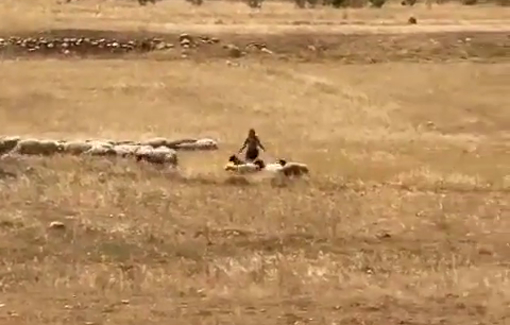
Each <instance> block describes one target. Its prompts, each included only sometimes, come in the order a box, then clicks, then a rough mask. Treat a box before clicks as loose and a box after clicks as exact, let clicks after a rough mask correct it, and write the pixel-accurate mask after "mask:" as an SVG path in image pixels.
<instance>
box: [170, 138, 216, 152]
mask: <svg viewBox="0 0 510 325" xmlns="http://www.w3.org/2000/svg"><path fill="white" fill-rule="evenodd" d="M176 149H179V150H217V149H218V142H217V141H216V140H213V139H208V138H203V139H198V140H195V141H193V142H183V143H180V144H178V145H176Z"/></svg>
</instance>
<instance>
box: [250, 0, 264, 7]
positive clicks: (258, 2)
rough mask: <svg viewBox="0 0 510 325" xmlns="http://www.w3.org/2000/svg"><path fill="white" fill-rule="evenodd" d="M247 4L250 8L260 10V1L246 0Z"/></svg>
mask: <svg viewBox="0 0 510 325" xmlns="http://www.w3.org/2000/svg"><path fill="white" fill-rule="evenodd" d="M247 3H248V7H250V8H254V9H255V8H262V0H248V2H247Z"/></svg>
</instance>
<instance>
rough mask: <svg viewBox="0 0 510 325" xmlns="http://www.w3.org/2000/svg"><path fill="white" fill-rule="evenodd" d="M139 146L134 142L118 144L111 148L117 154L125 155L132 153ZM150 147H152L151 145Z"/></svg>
mask: <svg viewBox="0 0 510 325" xmlns="http://www.w3.org/2000/svg"><path fill="white" fill-rule="evenodd" d="M138 148H140V146H138V145H135V144H118V145H115V146H113V150H115V152H116V153H117V156H120V157H126V156H131V155H134V154H135V152H136V151H137V150H138ZM151 148H152V147H151Z"/></svg>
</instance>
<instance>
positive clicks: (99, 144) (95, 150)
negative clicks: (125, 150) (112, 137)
mask: <svg viewBox="0 0 510 325" xmlns="http://www.w3.org/2000/svg"><path fill="white" fill-rule="evenodd" d="M88 143H89V144H91V147H90V149H88V150H87V151H85V152H84V154H86V155H91V156H115V155H117V152H116V151H115V150H114V149H113V145H112V144H111V143H110V142H105V141H90V142H88Z"/></svg>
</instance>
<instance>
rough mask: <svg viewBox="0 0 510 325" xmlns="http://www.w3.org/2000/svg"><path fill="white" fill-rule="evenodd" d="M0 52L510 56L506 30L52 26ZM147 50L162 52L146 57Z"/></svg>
mask: <svg viewBox="0 0 510 325" xmlns="http://www.w3.org/2000/svg"><path fill="white" fill-rule="evenodd" d="M0 38H1V40H0V54H1V55H2V56H3V58H4V59H11V58H20V57H24V58H41V57H55V58H73V57H75V58H76V57H78V58H83V57H94V58H104V59H107V58H118V57H124V58H140V56H141V55H143V56H144V57H145V58H157V59H163V60H165V59H167V60H171V59H182V58H188V59H200V60H205V59H213V58H229V57H230V58H238V57H243V56H248V57H269V58H275V59H284V60H289V59H291V60H302V61H316V60H338V61H342V62H344V63H360V62H361V63H377V62H392V61H420V62H422V61H425V62H427V61H430V62H437V61H450V60H476V61H485V62H491V61H503V60H508V59H509V58H510V54H508V53H510V35H509V34H508V33H507V32H435V33H423V34H321V35H317V34H311V33H306V34H305V33H303V34H288V35H283V34H278V35H267V34H266V35H262V34H249V35H248V34H242V35H240V34H221V35H187V34H175V33H173V34H162V33H160V34H158V33H148V32H117V31H94V30H52V31H45V32H40V33H37V34H30V35H28V34H24V35H3V36H0ZM149 52H159V53H160V54H158V55H156V56H153V55H146V54H147V53H149Z"/></svg>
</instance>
